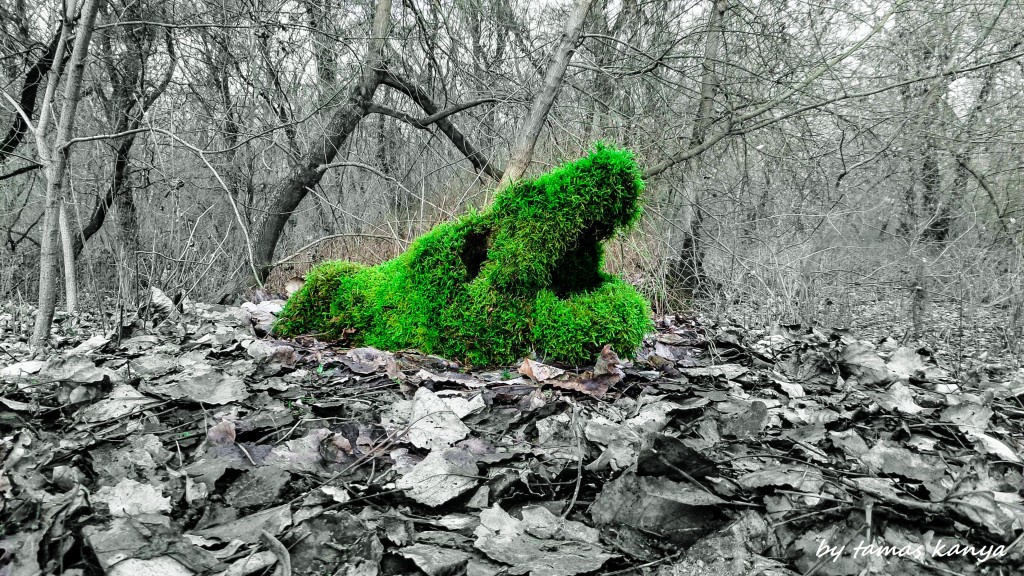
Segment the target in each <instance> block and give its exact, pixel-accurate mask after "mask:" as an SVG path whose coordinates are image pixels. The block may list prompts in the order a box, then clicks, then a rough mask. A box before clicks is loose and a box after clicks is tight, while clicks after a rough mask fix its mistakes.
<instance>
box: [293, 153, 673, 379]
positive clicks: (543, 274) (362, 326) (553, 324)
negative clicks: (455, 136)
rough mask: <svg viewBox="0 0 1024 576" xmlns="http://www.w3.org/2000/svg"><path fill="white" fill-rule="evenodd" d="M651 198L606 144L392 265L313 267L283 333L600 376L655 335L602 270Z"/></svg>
mask: <svg viewBox="0 0 1024 576" xmlns="http://www.w3.org/2000/svg"><path fill="white" fill-rule="evenodd" d="M643 186H644V185H643V181H642V180H641V179H640V171H639V169H638V167H637V165H636V162H634V160H633V157H632V154H631V153H629V152H628V151H625V150H616V149H613V148H610V147H606V146H604V145H600V144H599V145H597V147H596V148H595V150H594V151H593V152H592V153H591V154H590V155H589V156H587V157H586V158H583V159H580V160H578V161H576V162H571V163H567V164H564V165H562V166H560V167H559V168H557V169H555V170H553V171H551V172H549V173H547V174H544V175H542V176H539V177H538V178H536V179H534V180H525V181H520V182H518V183H516V184H514V185H512V186H510V187H509V188H507V189H505V190H504V191H503V192H501V193H500V194H499V195H498V197H497V198H496V199H495V201H494V204H493V205H492V206H491V207H490V208H489V209H488V210H486V211H483V212H471V213H469V214H466V215H464V216H462V217H461V218H459V219H458V220H456V221H454V222H448V223H444V224H440V225H438V226H435V227H434V228H433V229H432V230H431V231H430V232H428V233H426V234H424V235H423V236H421V237H420V238H418V239H417V240H416V241H415V242H414V243H413V244H412V246H410V248H409V250H407V251H406V252H405V253H404V254H402V255H401V256H399V257H398V258H396V259H394V260H391V261H389V262H385V263H384V264H381V265H380V266H375V267H366V266H362V265H360V264H354V263H351V262H326V263H324V264H321V265H319V266H317V267H315V268H313V269H312V270H311V271H310V272H309V275H307V276H306V284H305V286H303V288H302V289H300V290H299V291H298V292H296V293H295V294H293V295H292V297H291V298H290V299H289V300H288V303H287V304H286V305H285V307H284V310H283V311H282V312H281V315H280V317H279V320H278V322H277V325H276V326H275V331H276V332H277V333H278V334H280V335H282V336H295V335H299V334H310V333H313V334H318V335H320V336H326V337H330V338H342V337H347V338H349V339H351V340H353V341H354V343H356V344H359V345H367V346H375V347H377V348H382V349H386V350H398V349H403V348H418V349H420V350H422V351H424V352H427V353H432V354H439V355H442V356H445V357H448V358H453V359H460V360H464V361H466V362H469V363H470V364H475V365H481V364H507V363H510V362H514V361H515V360H516V359H517V358H521V357H523V356H525V355H527V354H528V353H529V352H530V351H531V350H535V351H536V352H537V353H538V354H539V355H540V356H542V357H545V358H548V359H552V360H561V361H564V362H575V363H589V362H591V361H593V359H594V357H595V356H596V355H597V353H598V352H599V351H600V349H601V347H602V346H603V345H604V344H611V346H612V348H613V349H615V350H616V351H617V352H619V353H621V354H623V355H625V356H632V354H634V353H635V351H636V349H637V348H638V347H639V345H640V342H641V340H642V339H643V336H644V334H646V333H647V332H648V331H650V330H651V329H652V328H653V326H652V323H651V320H650V316H651V312H650V307H649V305H648V303H647V301H646V300H645V299H644V298H643V297H642V296H641V295H640V294H638V293H637V291H636V290H635V289H634V288H633V287H632V286H630V285H629V284H626V283H625V282H623V281H622V280H621V279H619V278H618V277H616V276H612V275H609V274H606V273H604V272H603V271H602V263H603V257H604V250H603V243H604V242H605V241H606V240H608V239H609V238H611V237H612V236H613V235H614V234H616V233H618V232H623V231H625V230H628V229H629V228H630V227H631V226H632V225H633V224H634V223H635V222H636V221H637V220H638V219H639V217H640V194H641V192H642V191H643Z"/></svg>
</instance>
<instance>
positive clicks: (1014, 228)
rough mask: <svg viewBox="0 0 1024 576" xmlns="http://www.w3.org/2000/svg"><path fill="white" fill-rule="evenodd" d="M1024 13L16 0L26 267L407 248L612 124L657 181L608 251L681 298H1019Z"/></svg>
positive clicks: (992, 9)
mask: <svg viewBox="0 0 1024 576" xmlns="http://www.w3.org/2000/svg"><path fill="white" fill-rule="evenodd" d="M62 15H67V17H66V18H62ZM1022 19H1024V7H1022V6H1021V5H1020V4H1019V3H1015V2H1002V1H1000V0H980V1H978V2H970V3H965V2H951V1H945V2H935V1H933V0H927V1H926V0H900V1H895V2H892V1H879V2H869V3H867V4H850V3H848V2H840V1H832V0H826V1H824V2H788V1H781V0H767V1H763V2H736V1H729V0H699V1H698V0H686V1H676V0H660V1H642V0H619V1H616V2H609V1H607V0H575V1H574V2H568V3H567V2H549V3H537V2H528V1H521V0H460V1H459V2H435V1H433V0H396V1H395V2H391V1H389V0H379V1H377V2H372V1H369V0H366V1H359V0H356V1H351V2H350V1H347V0H296V1H290V2H284V3H267V2H264V1H263V0H250V1H243V0H224V1H218V2H209V1H207V0H142V1H138V0H81V1H79V2H78V3H77V4H74V0H66V3H65V4H64V5H60V4H58V3H56V2H43V3H34V2H26V1H25V0H0V51H2V56H0V68H2V72H0V82H2V89H3V94H2V95H0V106H2V107H3V113H2V118H0V119H2V121H3V122H4V124H5V125H4V126H3V127H2V129H0V136H2V140H0V239H2V243H3V248H2V249H0V270H2V272H0V297H4V298H23V299H26V300H29V301H36V300H37V294H38V300H39V301H40V302H41V303H43V304H45V300H46V299H47V298H50V299H51V300H52V299H53V298H55V297H56V296H55V295H49V296H48V295H47V290H51V289H53V288H55V287H56V286H68V285H70V286H74V285H76V284H78V285H81V287H82V288H83V289H85V290H86V292H87V293H89V294H90V295H96V294H104V293H105V294H118V295H120V296H121V297H122V298H123V299H125V300H127V301H133V300H136V299H138V298H139V296H138V295H139V294H143V293H145V287H146V286H147V285H149V284H153V285H156V286H159V287H161V288H163V289H164V290H166V291H167V292H169V293H184V295H185V296H187V297H189V298H193V299H207V300H209V299H217V298H220V297H221V296H223V295H224V294H225V293H228V292H238V291H240V290H241V289H244V288H246V287H249V286H252V285H255V284H257V283H258V282H263V281H266V280H267V278H268V274H270V276H269V278H270V279H271V282H274V281H275V279H276V278H287V277H288V276H290V275H292V274H295V273H301V272H302V271H303V270H304V269H305V267H308V265H309V264H310V262H311V261H314V260H320V259H323V258H327V257H344V258H352V259H360V260H364V261H371V262H372V261H379V260H381V259H384V258H386V257H389V256H392V255H394V254H396V253H397V252H399V251H401V250H402V249H403V248H404V247H405V246H406V245H407V243H408V241H409V240H410V239H412V238H414V237H415V236H416V235H418V234H420V233H422V232H423V231H425V230H427V229H429V227H430V226H432V225H433V224H434V223H436V222H438V221H441V220H445V219H448V218H450V217H452V216H453V215H454V214H457V213H460V212H462V211H465V210H467V209H469V208H470V207H474V206H481V205H484V204H485V203H487V202H488V201H489V200H490V198H492V197H493V190H494V189H495V187H497V186H500V185H504V184H506V183H507V182H509V181H512V180H514V179H516V178H518V177H520V176H522V175H523V174H524V171H526V172H528V173H534V172H538V171H541V170H544V169H546V168H547V167H550V166H551V165H553V164H556V163H558V162H560V161H562V160H566V159H571V158H574V157H577V156H579V155H580V154H582V153H583V152H584V151H585V150H586V149H587V148H589V147H590V146H591V145H592V144H593V143H594V142H595V141H598V140H604V141H609V142H613V143H616V144H618V145H621V146H625V147H628V148H631V149H633V150H634V151H635V152H636V154H637V157H638V158H639V159H640V160H641V164H642V165H643V166H644V167H645V175H646V177H647V183H648V186H647V198H646V204H647V208H646V213H645V219H644V223H643V225H642V226H641V229H640V230H639V231H638V232H637V233H636V234H634V235H633V236H631V237H629V238H625V239H622V240H620V241H619V242H618V243H617V245H616V246H615V247H613V249H612V250H610V252H609V256H608V258H609V264H610V266H611V267H613V268H615V269H618V270H620V271H622V272H624V273H626V274H627V275H629V277H630V278H631V279H632V280H634V281H636V282H638V283H639V284H640V285H641V286H642V288H643V289H644V290H645V291H646V292H647V293H648V294H649V295H650V296H651V297H652V299H653V301H654V302H655V304H656V306H657V308H659V309H660V310H661V311H665V310H668V309H671V308H672V307H674V306H677V305H679V303H680V302H682V301H683V298H685V297H688V296H690V295H693V294H696V295H698V296H710V297H711V298H712V301H718V302H719V303H721V304H724V305H731V304H733V303H736V302H741V303H753V304H754V305H755V307H756V308H758V309H759V310H761V311H762V312H763V314H764V317H765V318H766V319H768V318H778V317H794V316H795V317H797V318H800V319H804V320H812V319H814V318H816V317H820V316H821V314H823V313H825V312H827V311H828V310H831V311H835V310H839V309H840V308H841V306H840V304H842V302H843V299H844V298H845V299H850V298H854V297H855V296H854V294H856V293H857V290H858V289H861V288H872V289H885V290H888V291H890V292H891V293H893V294H902V295H904V296H906V297H907V298H909V300H910V301H911V302H912V303H914V305H915V306H916V305H918V303H920V302H921V301H924V300H925V299H927V298H942V297H949V296H956V297H957V298H960V299H965V298H966V299H969V300H970V301H971V302H975V303H986V304H990V305H997V306H1004V307H1006V309H1007V310H1008V312H1009V313H1010V317H1009V320H1010V322H1012V323H1013V325H1014V326H1017V327H1019V326H1020V324H1021V314H1022V312H1021V306H1022V300H1024V293H1022V280H1021V273H1022V269H1021V266H1022V264H1021V254H1020V245H1021V231H1020V223H1019V220H1020V216H1021V214H1020V212H1021V210H1022V208H1024V206H1022V202H1024V198H1022V193H1021V186H1022V182H1021V176H1020V174H1021V169H1020V168H1021V158H1022V157H1024V156H1022V154H1021V152H1022V150H1021V148H1022V138H1021V133H1022V132H1021V131H1022V128H1024V114H1022V110H1021V107H1022V103H1024V99H1022V97H1021V90H1022V88H1024V60H1022V56H1024V44H1022V41H1021V37H1020V30H1019V22H1021V21H1022ZM93 20H94V24H91V23H90V22H91V21H93ZM560 68H561V70H560ZM62 249H63V253H64V255H63V258H59V257H58V254H59V253H60V252H61V250H62ZM59 260H63V262H65V263H68V262H74V263H75V265H74V266H73V267H71V269H70V270H67V269H66V268H67V267H66V265H64V266H65V274H63V276H60V275H57V274H56V270H58V266H60V265H61V264H59V262H58V261H59ZM282 261H285V262H282ZM275 270H276V271H275ZM68 271H77V272H78V273H77V275H76V274H68V273H67V272H68ZM272 272H273V273H272ZM40 287H42V288H43V290H39V289H40ZM48 287H49V288H48ZM68 292H69V293H72V295H73V292H74V291H73V290H69V291H68ZM71 303H72V304H74V302H73V301H72V302H71ZM46 328H47V329H48V321H47V327H46ZM40 330H41V329H40V328H39V325H38V324H37V336H39V335H40V334H41V332H40Z"/></svg>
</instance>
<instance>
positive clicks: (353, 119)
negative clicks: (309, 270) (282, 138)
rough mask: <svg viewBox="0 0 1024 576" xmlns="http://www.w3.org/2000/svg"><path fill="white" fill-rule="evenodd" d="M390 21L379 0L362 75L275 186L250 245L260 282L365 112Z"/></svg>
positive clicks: (386, 4) (387, 2)
mask: <svg viewBox="0 0 1024 576" xmlns="http://www.w3.org/2000/svg"><path fill="white" fill-rule="evenodd" d="M390 22H391V0H379V2H378V3H377V8H376V10H375V12H374V15H373V25H372V28H373V32H372V36H371V38H370V41H369V47H368V50H367V56H366V61H365V62H363V71H362V76H361V78H360V79H359V81H358V82H357V83H356V84H355V85H354V86H353V87H352V90H351V91H350V92H349V95H348V98H347V99H346V100H345V103H344V104H342V106H341V108H340V109H339V110H338V111H336V112H335V113H334V116H333V117H332V118H331V121H330V123H329V124H328V125H327V128H326V130H325V133H324V134H323V136H322V137H321V138H320V141H319V143H318V144H317V145H316V146H315V147H314V148H313V149H312V150H311V151H310V153H309V154H308V155H307V157H306V159H305V162H303V165H302V166H299V167H298V168H296V169H295V170H294V171H293V172H292V174H291V175H290V176H288V177H287V178H286V179H285V180H284V181H283V182H281V183H280V184H279V185H278V186H277V192H276V193H275V194H274V197H273V199H272V200H271V203H270V207H269V211H268V213H267V216H266V218H264V219H263V222H262V224H261V226H260V228H259V231H258V232H257V235H256V240H255V242H254V246H253V259H254V262H253V266H254V267H255V268H256V273H257V274H258V275H259V278H257V279H256V280H258V281H260V282H262V281H263V280H264V279H266V277H267V275H268V274H269V273H270V265H271V264H272V263H273V261H274V251H275V250H276V249H277V243H278V241H279V240H280V239H281V233H282V232H283V231H284V226H285V224H287V222H288V219H289V218H291V216H292V213H293V212H294V211H295V209H296V208H298V206H299V203H301V202H302V200H303V199H304V198H305V197H306V194H307V193H309V191H310V190H311V189H312V188H313V187H314V186H316V185H317V183H319V182H320V179H321V178H323V175H324V172H325V171H326V169H327V165H328V164H330V163H331V162H332V161H333V160H334V158H335V156H337V154H338V150H339V149H341V146H342V145H343V144H344V143H345V140H347V139H348V137H349V135H351V134H352V131H353V130H355V128H356V125H358V124H359V121H360V120H362V118H363V117H364V116H366V114H367V111H368V110H369V107H370V104H371V103H372V101H373V95H374V93H375V92H376V91H377V88H378V87H379V86H380V83H381V70H380V67H381V62H382V60H383V50H384V39H385V36H386V35H387V33H388V27H389V25H390Z"/></svg>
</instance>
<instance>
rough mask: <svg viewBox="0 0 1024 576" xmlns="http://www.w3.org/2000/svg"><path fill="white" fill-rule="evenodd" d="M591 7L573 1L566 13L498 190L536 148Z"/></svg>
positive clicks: (526, 164) (581, 0) (519, 174)
mask: <svg viewBox="0 0 1024 576" xmlns="http://www.w3.org/2000/svg"><path fill="white" fill-rule="evenodd" d="M591 4H593V0H576V3H575V4H574V5H573V7H572V11H571V12H570V13H569V19H568V20H567V21H566V23H565V30H564V31H563V32H562V39H561V40H560V41H559V43H558V47H557V48H556V49H555V52H554V53H553V54H552V55H551V63H550V64H549V65H548V69H547V72H546V73H545V74H544V83H543V84H542V85H541V90H540V93H539V94H537V97H536V98H535V99H534V100H533V105H532V106H531V107H530V114H529V116H527V117H526V122H524V123H523V128H522V129H521V130H520V132H519V138H518V140H517V141H516V145H515V148H514V149H513V151H512V157H511V158H510V159H509V161H508V167H506V168H505V173H504V174H503V175H502V177H501V182H499V183H498V189H499V190H500V189H502V188H505V187H506V186H508V185H509V184H512V183H513V182H515V181H516V180H519V179H520V178H522V177H523V174H526V169H527V168H528V167H529V166H530V160H532V159H533V149H534V148H535V147H536V146H537V139H538V138H540V132H541V130H542V129H543V128H544V123H545V122H546V121H547V118H548V112H550V111H551V105H552V104H554V102H555V97H556V96H558V91H559V90H560V89H561V88H562V80H563V79H564V78H565V69H566V68H567V67H568V66H569V60H570V59H571V58H572V54H573V52H575V50H576V46H577V45H578V43H579V39H580V32H581V31H582V30H583V22H584V21H585V20H586V18H587V13H588V12H590V6H591Z"/></svg>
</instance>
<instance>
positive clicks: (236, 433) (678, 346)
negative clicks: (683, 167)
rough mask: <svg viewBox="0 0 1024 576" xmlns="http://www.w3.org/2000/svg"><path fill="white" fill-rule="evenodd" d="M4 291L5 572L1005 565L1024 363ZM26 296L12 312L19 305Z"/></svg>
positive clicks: (1018, 527) (820, 338)
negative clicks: (953, 365) (598, 336)
mask: <svg viewBox="0 0 1024 576" xmlns="http://www.w3.org/2000/svg"><path fill="white" fill-rule="evenodd" d="M273 308H274V305H273V304H272V303H263V304H261V305H246V307H245V310H243V309H240V308H225V307H218V306H206V305H198V306H195V307H194V309H192V310H191V311H190V313H189V314H187V315H185V316H184V317H180V318H176V319H174V320H169V321H165V322H163V323H161V324H160V325H159V326H157V327H156V328H155V329H150V330H144V329H141V328H139V324H136V325H135V326H134V327H133V328H129V329H125V330H122V331H121V332H122V333H121V335H120V337H116V336H94V337H91V338H87V336H88V333H89V332H91V331H92V330H91V329H90V328H93V329H95V330H97V331H98V330H99V327H98V326H94V325H92V324H90V322H89V318H88V317H86V318H85V319H84V320H83V319H77V320H76V321H74V322H72V321H71V320H70V319H65V320H64V323H63V325H62V327H61V328H60V329H59V330H60V331H61V337H60V338H59V339H58V342H59V344H60V346H59V348H58V351H57V352H54V353H53V354H52V355H51V356H50V357H49V358H47V359H46V360H40V361H35V360H28V359H27V352H26V346H25V344H24V341H23V340H22V339H21V338H20V334H22V333H24V330H23V328H24V327H23V326H21V323H22V322H24V319H25V318H27V316H25V315H23V314H21V313H22V312H24V311H19V310H18V309H17V308H16V307H14V306H9V307H7V308H6V309H7V310H9V311H10V312H7V313H4V314H0V328H2V329H3V330H4V332H3V334H4V340H3V341H2V342H0V346H2V347H3V350H0V357H3V358H4V360H0V365H3V366H4V367H3V369H2V370H0V382H2V388H0V460H2V462H3V468H2V473H0V498H2V499H0V521H2V528H0V530H2V542H0V548H2V549H3V551H4V552H3V556H2V558H0V576H21V575H28V574H40V573H43V574H59V573H63V574H102V573H106V574H131V575H132V576H142V575H147V574H159V575H178V574H182V575H185V574H224V575H243V574H301V575H305V574H353V575H354V574H368V575H369V574H422V573H426V574H429V575H430V576H441V575H446V574H463V573H464V574H471V575H491V574H526V573H531V574H535V575H538V576H554V575H563V574H564V575H569V574H584V573H594V574H613V573H614V574H622V573H645V574H647V573H650V574H654V573H657V574H665V575H669V574H671V575H674V576H680V575H691V574H692V575H696V574H720V575H740V574H744V575H746V574H765V575H772V574H774V575H782V574H793V573H794V572H796V573H801V574H810V573H814V574H826V575H830V574H893V575H902V574H928V573H935V574H983V573H985V574H999V573H1002V574H1013V573H1020V570H1021V566H1022V565H1024V560H1022V559H1024V544H1022V543H1021V542H1020V538H1021V534H1022V531H1024V506H1022V494H1024V476H1022V472H1024V466H1022V463H1021V457H1020V453H1021V449H1022V448H1024V434H1022V421H1024V420H1022V415H1024V402H1022V400H1024V372H1022V371H1018V372H1012V371H1008V370H1006V369H1000V368H999V367H993V369H992V370H986V369H985V368H984V367H983V366H982V367H979V368H978V369H977V370H975V371H974V372H972V374H974V376H972V377H971V378H970V379H969V381H967V382H957V381H954V380H953V379H952V377H951V376H950V372H949V370H948V368H949V367H948V366H942V365H939V364H938V363H936V362H935V360H934V358H933V356H932V355H931V354H930V353H928V351H926V350H913V349H908V348H901V347H899V346H897V345H896V343H895V341H893V340H885V341H881V342H878V343H876V344H870V343H866V342H859V341H857V340H855V339H854V338H851V337H850V336H848V335H842V334H838V333H836V334H830V333H822V332H818V331H804V330H794V329H783V328H780V329H777V330H775V331H773V332H772V333H758V332H749V331H743V330H740V329H738V328H730V327H715V326H707V325H702V324H700V323H699V322H696V321H694V320H689V319H679V318H666V319H662V320H661V321H660V322H659V323H658V325H659V331H658V333H657V334H655V335H652V336H651V337H650V338H648V339H647V341H646V343H645V346H644V349H643V351H642V354H641V357H640V359H639V360H637V361H636V362H634V363H633V364H631V365H627V366H625V367H624V369H621V368H619V362H618V359H617V357H616V356H615V354H614V352H613V351H610V350H608V351H606V352H605V353H603V354H602V356H601V358H599V360H598V364H597V366H595V367H593V369H592V370H588V371H586V372H577V371H575V370H571V369H564V368H565V367H554V366H548V365H545V364H543V363H541V362H536V361H532V360H531V361H526V362H524V363H523V364H522V365H520V366H511V367H508V369H507V370H497V371H488V372H476V373H464V372H462V371H460V370H459V366H457V365H456V364H453V363H451V362H448V361H446V360H443V359H440V358H435V357H426V356H422V355H419V354H416V353H413V352H408V353H396V354H391V353H386V352H381V351H377V350H373V349H366V348H363V349H356V350H346V349H343V348H338V347H334V346H329V345H326V344H323V343H320V342H316V341H313V340H303V339H299V340H297V341H290V342H280V341H275V340H268V339H261V338H258V337H257V336H256V334H257V333H260V332H261V329H265V327H266V321H267V317H266V315H265V313H266V312H267V311H268V310H272V309H273ZM16 315H17V316H16Z"/></svg>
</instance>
